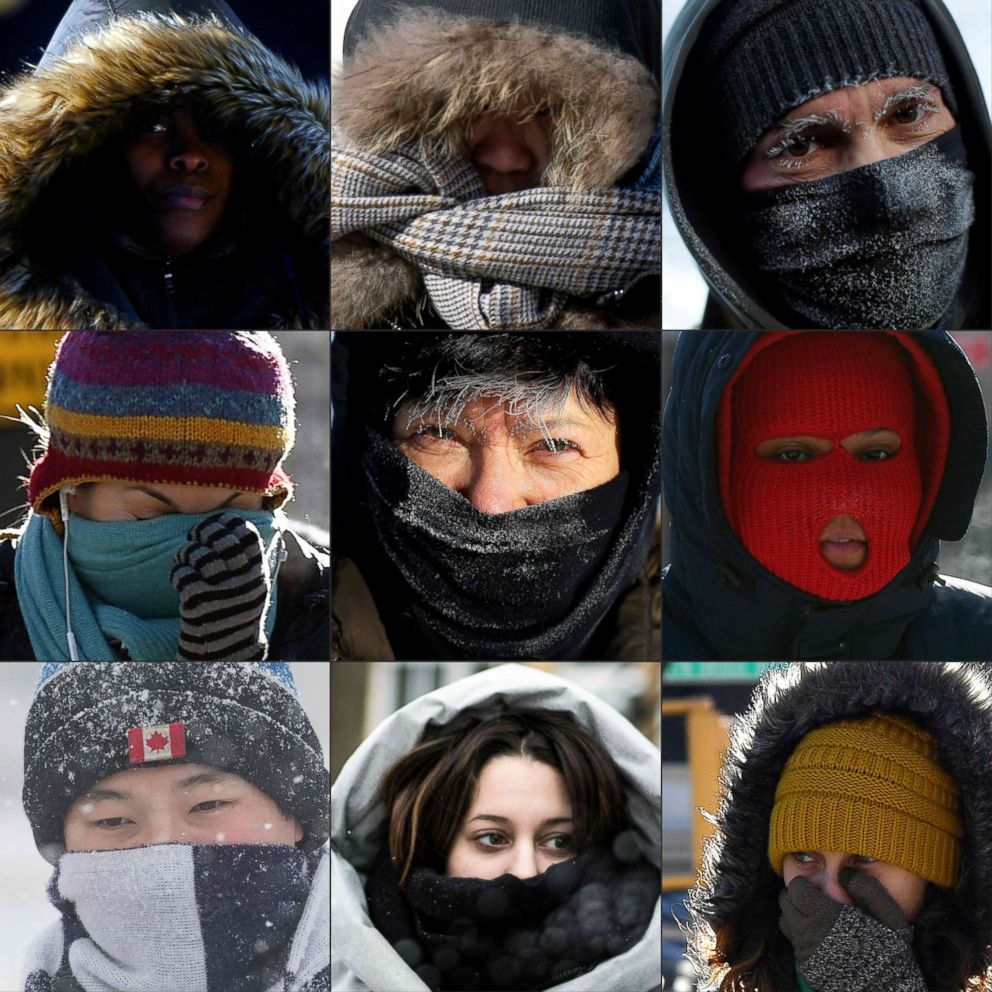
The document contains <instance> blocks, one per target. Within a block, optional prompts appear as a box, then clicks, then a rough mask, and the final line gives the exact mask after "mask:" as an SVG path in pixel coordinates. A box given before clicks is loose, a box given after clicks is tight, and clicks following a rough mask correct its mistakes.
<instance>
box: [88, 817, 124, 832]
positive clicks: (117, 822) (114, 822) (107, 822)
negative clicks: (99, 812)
mask: <svg viewBox="0 0 992 992" xmlns="http://www.w3.org/2000/svg"><path fill="white" fill-rule="evenodd" d="M130 822H131V821H130V820H128V819H127V818H126V817H124V816H108V817H105V818H104V819H102V820H94V821H93V826H94V827H98V828H99V829H100V830H117V829H119V828H120V827H123V826H124V824H125V823H130Z"/></svg>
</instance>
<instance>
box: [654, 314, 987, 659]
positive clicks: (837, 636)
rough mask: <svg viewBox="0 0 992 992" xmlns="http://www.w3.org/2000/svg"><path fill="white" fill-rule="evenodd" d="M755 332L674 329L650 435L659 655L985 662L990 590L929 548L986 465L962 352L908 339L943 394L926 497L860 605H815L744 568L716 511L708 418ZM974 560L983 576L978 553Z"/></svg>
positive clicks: (944, 340)
mask: <svg viewBox="0 0 992 992" xmlns="http://www.w3.org/2000/svg"><path fill="white" fill-rule="evenodd" d="M758 333H759V332H753V331H751V332H748V331H723V332H720V331H710V332H684V333H683V334H682V335H681V336H680V338H679V342H678V345H677V348H676V354H675V367H674V371H673V383H672V391H671V393H670V395H669V397H668V400H667V404H666V407H665V417H664V424H663V429H662V468H663V478H664V485H665V502H666V505H667V506H668V509H669V511H670V512H671V515H672V523H671V527H670V530H669V533H668V535H667V540H666V543H665V548H664V551H665V556H666V560H667V561H668V562H670V564H669V565H668V566H667V568H666V569H665V572H664V574H663V576H662V593H663V599H664V610H663V620H662V652H663V655H664V657H665V658H666V659H669V660H680V659H697V660H702V659H716V658H748V659H760V660H775V659H805V658H811V659H833V658H854V659H863V658H879V659H881V658H906V659H930V658H933V659H938V658H941V659H965V660H978V659H988V658H992V589H990V588H989V587H988V586H987V585H982V584H979V582H975V581H967V580H964V579H956V578H952V577H945V576H941V575H940V574H939V571H938V568H937V560H938V554H939V547H940V546H939V541H940V540H949V541H957V540H960V539H961V538H962V537H963V536H964V534H965V531H966V530H967V529H968V525H969V524H970V523H971V514H972V510H973V507H974V504H975V497H976V494H977V492H978V487H979V485H980V483H981V478H982V469H983V466H984V465H985V460H986V457H987V446H988V426H987V424H986V419H985V406H984V404H983V401H982V394H981V390H980V388H979V386H978V382H977V380H976V378H975V373H974V370H973V369H972V368H971V365H970V364H969V363H968V360H967V358H966V357H965V355H964V353H963V352H962V351H961V349H960V348H959V347H958V345H957V344H956V343H955V342H954V340H953V339H952V338H951V337H950V335H949V334H948V333H947V332H946V331H921V332H919V333H918V334H917V335H916V338H917V340H918V341H919V343H920V344H921V345H922V346H923V347H924V348H925V349H926V351H927V353H928V355H929V356H930V358H931V359H932V361H933V363H934V365H935V366H936V368H937V371H938V373H939V375H940V378H941V381H942V382H943V384H944V391H945V394H946V396H947V401H948V404H949V408H950V415H951V438H950V449H949V453H948V457H947V464H946V466H945V469H944V478H943V482H942V483H941V487H940V492H939V493H938V495H937V500H936V502H935V504H934V508H933V511H932V514H931V517H930V521H929V523H928V524H927V526H926V528H925V529H924V531H923V533H922V535H921V537H920V541H919V543H918V545H917V547H916V550H915V551H914V553H913V555H912V558H911V560H910V562H909V564H908V565H907V566H906V567H905V568H904V569H903V570H902V571H901V572H900V573H899V574H898V575H897V576H896V577H895V578H894V579H893V580H892V581H891V582H890V583H889V584H888V585H887V586H885V588H884V589H882V590H880V591H879V592H877V593H875V594H874V595H873V596H869V597H867V598H865V599H861V600H857V601H855V602H851V603H829V602H827V601H826V600H822V599H819V598H817V597H816V596H812V595H810V594H809V593H805V592H802V591H800V590H799V589H796V588H795V587H794V586H791V585H789V584H788V583H786V582H784V581H782V580H781V579H779V578H778V577H777V576H775V575H772V574H771V573H770V572H769V571H767V570H766V569H765V568H763V567H762V566H761V565H760V564H758V562H757V561H756V560H755V559H754V557H753V556H752V555H751V554H750V553H749V552H748V551H747V550H746V549H745V548H744V547H743V546H742V545H741V543H740V541H739V540H738V539H737V537H736V536H735V535H734V533H733V531H732V530H731V529H730V525H729V524H728V522H727V519H726V516H725V514H724V510H723V502H722V500H721V496H720V486H719V479H718V468H717V446H716V433H715V423H716V414H717V409H718V407H719V405H720V399H721V397H722V396H723V391H724V389H725V387H726V385H727V383H728V382H729V381H730V379H731V377H732V376H733V374H734V373H735V371H736V370H737V369H738V367H739V366H740V364H741V361H742V360H743V358H744V356H745V355H746V354H747V352H748V350H749V349H750V348H751V346H752V345H753V344H754V343H755V342H756V340H757V339H758ZM823 333H830V332H823ZM985 555H986V557H985V559H984V560H985V562H986V568H987V567H988V564H987V563H988V562H989V557H988V556H989V549H985ZM974 578H975V579H978V580H980V581H981V582H987V581H989V578H990V576H989V575H988V572H987V571H986V572H985V574H982V575H977V576H974Z"/></svg>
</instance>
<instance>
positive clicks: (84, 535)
mask: <svg viewBox="0 0 992 992" xmlns="http://www.w3.org/2000/svg"><path fill="white" fill-rule="evenodd" d="M208 516H210V514H209V513H200V514H186V513H170V514H166V515H164V516H161V517H154V518H152V519H151V520H129V521H123V522H114V523H99V522H97V521H95V520H87V519H86V518H85V517H80V516H77V515H76V514H70V520H69V526H68V553H69V575H68V578H69V601H70V605H71V615H72V630H73V633H74V635H75V638H76V644H77V646H78V650H79V660H80V661H117V660H120V654H119V653H118V652H117V651H116V650H114V648H112V647H111V645H110V642H111V641H116V642H119V643H120V644H121V645H122V647H123V649H124V651H126V652H127V657H128V658H130V659H132V660H134V661H174V660H175V657H176V651H177V649H178V647H179V629H180V624H181V621H180V619H179V593H177V592H176V590H175V589H173V588H172V583H171V581H170V574H171V572H172V566H173V564H174V560H173V559H174V556H175V554H176V552H177V551H178V550H179V549H180V548H181V547H182V546H183V544H185V543H186V535H187V534H188V533H189V532H190V530H192V528H193V527H195V526H196V525H197V524H198V523H200V522H201V521H203V520H204V519H206V517H208ZM237 516H239V517H241V518H243V519H244V520H249V521H251V523H253V524H254V525H255V526H256V527H257V528H258V531H259V533H260V534H261V536H262V541H263V542H264V543H265V547H266V548H267V549H268V556H267V558H268V567H269V577H270V579H273V583H272V598H271V601H270V604H269V612H268V614H267V616H266V618H265V630H266V632H267V634H268V635H270V636H271V634H272V629H273V627H274V626H275V620H276V584H275V581H274V578H275V572H276V569H277V560H278V551H279V547H280V545H281V542H282V538H281V531H282V529H283V526H284V523H285V516H284V515H283V514H282V513H281V512H280V511H278V510H277V511H276V512H275V513H270V512H268V511H264V510H238V511H237ZM62 552H63V545H62V540H61V538H60V537H59V536H58V534H57V533H56V531H55V528H54V526H53V525H52V522H51V520H49V519H48V517H46V516H39V515H38V514H35V513H32V514H31V516H30V517H29V519H28V524H27V526H26V527H25V529H24V532H23V534H22V535H21V539H20V541H19V542H18V545H17V554H16V555H15V557H14V578H15V585H16V588H17V598H18V601H19V603H20V606H21V613H22V614H23V616H24V623H25V625H26V626H27V629H28V635H29V636H30V638H31V647H32V648H33V649H34V653H35V657H36V658H37V659H38V661H63V660H66V659H68V657H69V648H68V644H67V640H66V632H67V626H66V603H65V572H64V570H63V564H62Z"/></svg>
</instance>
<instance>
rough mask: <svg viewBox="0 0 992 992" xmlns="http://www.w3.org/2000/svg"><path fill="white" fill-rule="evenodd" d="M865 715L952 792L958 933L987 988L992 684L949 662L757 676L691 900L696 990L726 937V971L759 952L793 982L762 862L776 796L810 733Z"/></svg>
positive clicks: (777, 883)
mask: <svg viewBox="0 0 992 992" xmlns="http://www.w3.org/2000/svg"><path fill="white" fill-rule="evenodd" d="M874 711H880V712H884V713H898V714H902V715H904V716H907V717H909V718H911V719H913V720H915V721H916V722H917V723H919V724H920V725H921V726H923V727H924V728H925V729H926V730H928V731H929V732H930V733H932V734H933V736H934V737H935V738H936V740H937V743H938V747H939V753H940V759H941V761H942V763H943V764H944V767H945V768H946V769H947V771H948V772H949V773H950V774H951V775H953V776H954V778H955V779H956V780H957V782H958V784H959V786H960V788H961V801H962V820H963V823H964V828H965V835H966V836H965V840H964V844H963V857H962V862H961V870H962V876H963V877H964V879H965V882H964V885H965V894H966V899H965V904H966V905H968V906H970V907H971V908H972V910H973V913H974V918H973V920H972V921H962V924H963V926H964V927H966V928H967V929H966V932H967V933H968V934H969V936H970V939H971V943H972V946H973V947H975V949H976V951H978V952H979V953H980V954H981V955H982V958H981V960H982V962H983V968H985V969H989V970H990V979H992V938H990V934H992V776H990V775H989V755H990V754H992V681H990V678H989V671H988V666H985V665H982V664H976V663H970V664H969V663H955V662H912V663H891V662H889V663H887V662H807V663H794V664H792V665H790V666H788V667H786V668H779V669H772V670H771V671H770V672H768V673H767V674H766V675H765V677H764V678H763V679H762V681H761V682H760V683H759V684H758V686H757V687H756V689H755V692H754V696H753V699H752V701H751V706H750V708H749V709H748V710H747V712H746V713H744V714H742V715H741V716H739V717H738V718H737V719H736V720H735V722H734V724H733V727H732V730H731V742H730V749H729V751H728V753H727V757H726V760H725V762H724V766H723V771H722V773H721V776H720V785H721V795H722V797H723V798H722V801H721V804H720V810H719V813H718V816H717V825H718V831H717V835H716V836H715V837H714V838H713V839H712V840H711V841H709V842H708V843H707V846H706V849H705V853H704V856H703V864H702V866H701V869H700V875H699V884H698V886H697V887H696V888H695V889H694V890H693V891H692V893H691V894H690V901H689V906H690V911H691V915H692V920H693V932H692V935H691V939H690V944H689V948H690V955H691V956H692V957H693V958H694V959H695V963H696V967H697V969H700V978H702V977H703V975H704V974H705V976H706V978H707V979H708V978H709V976H710V969H709V967H708V962H709V961H710V956H711V954H712V936H713V932H715V931H716V930H718V929H720V928H725V927H729V928H732V933H733V936H732V937H731V938H730V941H729V944H728V945H727V948H728V949H729V950H730V955H731V956H730V960H731V963H739V962H742V961H745V960H747V959H748V957H750V955H751V954H752V953H753V952H754V951H755V950H756V949H757V947H758V945H759V944H760V943H761V942H762V941H764V942H765V945H766V947H767V948H769V949H770V950H769V953H770V954H771V955H773V956H774V955H777V956H778V957H779V958H781V956H782V955H786V964H787V966H788V969H789V970H790V971H791V957H790V956H791V945H789V944H788V941H787V940H786V939H785V937H784V936H783V935H782V934H781V932H780V931H779V929H778V917H779V909H778V903H777V896H778V893H779V891H780V890H781V888H782V881H781V879H779V878H778V876H776V875H775V874H774V873H773V871H772V868H771V865H770V863H769V860H768V832H769V821H770V818H771V811H772V806H773V805H774V798H775V788H776V785H777V784H778V780H779V777H780V775H781V773H782V769H783V767H784V765H785V762H786V760H787V759H788V757H789V755H790V754H791V753H792V751H793V749H794V748H795V746H796V744H798V742H799V741H800V740H801V738H802V737H804V736H805V735H806V734H807V733H808V732H809V731H810V730H812V729H814V728H815V727H819V726H821V725H822V724H826V723H831V722H834V721H836V720H842V719H849V718H857V717H860V716H868V715H870V714H871V713H872V712H874ZM706 987H708V986H707V985H705V984H701V985H700V988H706Z"/></svg>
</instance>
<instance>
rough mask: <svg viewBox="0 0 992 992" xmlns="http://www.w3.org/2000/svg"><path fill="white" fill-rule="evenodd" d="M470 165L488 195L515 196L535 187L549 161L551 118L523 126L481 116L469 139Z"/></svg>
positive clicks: (544, 116) (540, 117) (542, 115)
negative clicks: (508, 194)
mask: <svg viewBox="0 0 992 992" xmlns="http://www.w3.org/2000/svg"><path fill="white" fill-rule="evenodd" d="M469 144H470V147H471V157H472V162H473V164H474V165H475V167H476V169H477V170H478V172H479V175H480V176H481V177H482V182H483V183H484V185H485V187H486V189H487V190H489V192H490V194H496V193H517V192H519V191H520V190H524V189H532V188H533V187H535V186H539V185H540V182H541V176H542V174H543V173H544V170H545V169H546V168H547V166H548V161H549V160H550V158H551V114H550V112H549V111H542V112H540V113H539V114H538V115H537V116H535V117H531V118H530V119H529V120H527V121H525V122H524V123H522V124H521V123H519V122H518V121H517V120H515V119H513V118H510V117H506V116H500V115H497V114H492V113H486V114H482V115H481V116H480V117H479V118H478V119H477V120H476V121H475V122H474V125H473V127H472V129H471V133H470V136H469Z"/></svg>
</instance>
